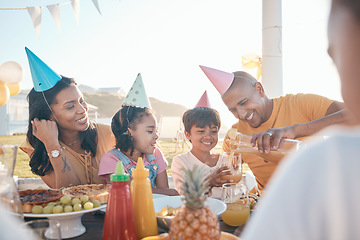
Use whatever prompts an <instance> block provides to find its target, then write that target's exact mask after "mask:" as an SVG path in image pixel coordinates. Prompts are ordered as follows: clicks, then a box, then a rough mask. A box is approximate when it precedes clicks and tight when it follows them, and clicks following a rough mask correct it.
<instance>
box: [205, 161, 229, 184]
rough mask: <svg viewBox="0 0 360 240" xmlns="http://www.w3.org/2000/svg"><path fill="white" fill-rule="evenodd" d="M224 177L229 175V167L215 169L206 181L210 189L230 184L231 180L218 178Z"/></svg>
mask: <svg viewBox="0 0 360 240" xmlns="http://www.w3.org/2000/svg"><path fill="white" fill-rule="evenodd" d="M225 175H231V173H230V170H229V167H228V166H223V167H221V168H218V169H216V170H215V171H214V172H212V173H211V174H209V175H208V176H207V177H206V179H209V182H210V186H211V187H221V186H222V185H223V184H224V183H231V182H232V180H222V179H220V177H222V176H225Z"/></svg>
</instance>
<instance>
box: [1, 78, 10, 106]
mask: <svg viewBox="0 0 360 240" xmlns="http://www.w3.org/2000/svg"><path fill="white" fill-rule="evenodd" d="M9 97H10V90H9V88H8V87H7V86H6V85H5V83H3V82H0V106H2V105H4V104H5V103H6V102H7V100H8V99H9Z"/></svg>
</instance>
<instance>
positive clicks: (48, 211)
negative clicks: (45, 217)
mask: <svg viewBox="0 0 360 240" xmlns="http://www.w3.org/2000/svg"><path fill="white" fill-rule="evenodd" d="M53 208H54V206H51V205H50V206H49V205H47V206H46V207H44V209H43V214H52V213H53Z"/></svg>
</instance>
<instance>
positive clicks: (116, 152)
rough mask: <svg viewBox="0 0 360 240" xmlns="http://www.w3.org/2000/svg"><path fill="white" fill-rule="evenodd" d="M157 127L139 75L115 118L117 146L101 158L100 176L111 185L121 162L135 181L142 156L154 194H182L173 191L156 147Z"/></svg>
mask: <svg viewBox="0 0 360 240" xmlns="http://www.w3.org/2000/svg"><path fill="white" fill-rule="evenodd" d="M139 86H140V87H139ZM156 125H157V124H156V119H155V117H154V115H153V114H152V113H151V110H150V103H149V101H148V98H147V96H146V93H145V89H144V87H143V83H142V79H141V75H140V74H139V75H138V77H137V79H136V80H135V82H134V85H133V87H132V88H131V90H130V92H129V94H128V96H127V97H126V99H125V100H124V103H123V106H122V108H121V109H120V110H119V111H118V112H117V113H116V114H115V115H114V117H113V118H112V122H111V129H112V131H113V133H114V135H115V139H116V145H115V148H114V149H112V150H110V151H109V152H107V153H106V154H104V155H103V157H102V158H101V161H100V167H99V177H101V178H103V179H105V180H106V181H107V182H108V183H109V182H110V178H109V177H110V174H112V173H114V172H115V169H116V164H117V162H118V161H121V162H122V163H123V165H124V169H125V171H126V172H127V173H129V174H130V178H131V179H132V171H133V170H134V169H135V167H136V163H137V160H138V158H139V157H142V158H143V161H144V165H145V167H146V168H148V169H149V179H150V181H151V186H152V188H153V193H160V194H166V195H178V193H177V191H176V190H175V189H170V188H169V183H168V177H167V173H166V167H167V165H168V163H167V161H166V159H165V157H164V155H163V154H162V152H161V151H160V149H158V148H157V147H156V140H157V139H158V137H159V136H158V134H157V132H156V130H157V126H156Z"/></svg>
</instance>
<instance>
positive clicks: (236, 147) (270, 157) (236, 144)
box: [226, 128, 301, 164]
mask: <svg viewBox="0 0 360 240" xmlns="http://www.w3.org/2000/svg"><path fill="white" fill-rule="evenodd" d="M228 136H229V139H227V140H226V141H227V142H228V143H229V145H230V149H231V153H232V154H235V155H237V154H241V155H242V156H243V157H246V155H250V154H251V155H257V156H259V157H261V158H263V159H265V160H267V161H270V162H273V163H276V164H278V163H279V162H280V160H282V159H283V158H284V157H285V156H286V155H287V154H288V153H289V152H290V151H294V150H295V151H296V150H298V148H299V146H300V143H301V141H298V140H293V139H282V140H281V142H280V146H279V148H278V149H277V150H274V151H273V150H272V151H270V153H267V154H265V153H260V152H259V150H258V147H257V146H255V147H253V146H252V144H251V138H252V137H251V136H249V135H246V134H242V133H239V132H237V129H236V128H231V129H230V130H229V131H228Z"/></svg>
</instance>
